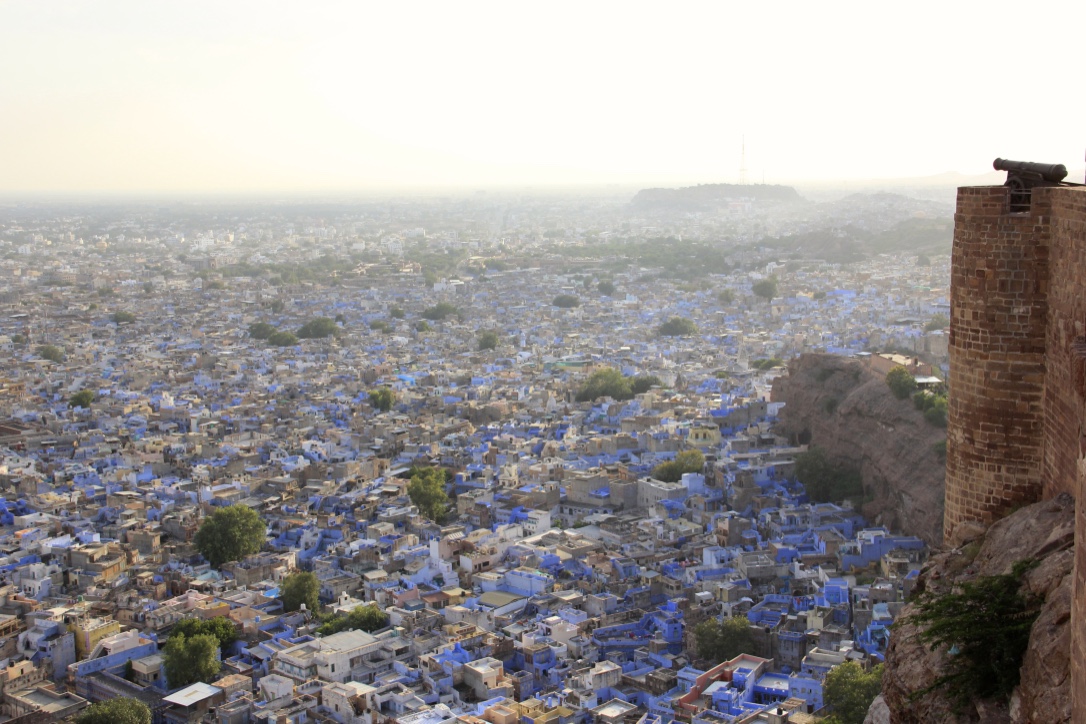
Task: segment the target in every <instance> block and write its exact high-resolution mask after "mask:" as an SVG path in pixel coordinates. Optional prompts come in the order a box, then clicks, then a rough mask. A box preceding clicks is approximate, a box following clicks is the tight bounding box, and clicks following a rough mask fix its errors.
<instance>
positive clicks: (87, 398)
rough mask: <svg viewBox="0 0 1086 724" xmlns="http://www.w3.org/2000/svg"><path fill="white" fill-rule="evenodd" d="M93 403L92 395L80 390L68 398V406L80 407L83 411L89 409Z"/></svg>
mask: <svg viewBox="0 0 1086 724" xmlns="http://www.w3.org/2000/svg"><path fill="white" fill-rule="evenodd" d="M92 402H94V393H93V392H91V391H90V390H80V391H79V392H76V393H75V394H74V395H72V396H71V397H70V398H68V404H69V405H71V406H72V407H82V408H83V409H85V410H86V409H90V406H91V403H92Z"/></svg>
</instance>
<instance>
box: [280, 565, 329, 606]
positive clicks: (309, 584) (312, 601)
mask: <svg viewBox="0 0 1086 724" xmlns="http://www.w3.org/2000/svg"><path fill="white" fill-rule="evenodd" d="M320 593H321V582H320V581H319V580H318V579H317V577H316V576H315V575H314V574H312V573H310V572H309V571H296V572H294V573H291V574H290V575H289V576H287V577H286V578H284V579H283V585H282V586H280V592H279V600H280V601H282V602H283V610H285V611H287V612H288V613H289V612H290V611H297V610H298V609H299V608H301V607H302V604H303V603H304V604H305V607H306V609H308V610H310V611H312V612H314V613H316V612H317V611H319V610H320V605H321V604H320Z"/></svg>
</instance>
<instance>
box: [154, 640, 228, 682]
mask: <svg viewBox="0 0 1086 724" xmlns="http://www.w3.org/2000/svg"><path fill="white" fill-rule="evenodd" d="M218 650H219V640H218V639H217V638H215V637H214V636H212V635H210V634H198V635H196V636H193V637H191V638H189V637H188V636H185V635H184V634H177V635H176V636H171V637H170V638H169V639H168V640H167V641H166V646H165V649H164V656H163V664H164V665H165V668H166V682H167V683H168V684H169V686H170V688H171V689H176V688H179V687H182V686H189V685H190V684H195V683H196V682H197V681H211V680H212V679H214V678H215V675H216V674H218V673H219V669H220V668H222V663H221V662H220V661H219V659H218V658H217V656H216V654H217V653H218Z"/></svg>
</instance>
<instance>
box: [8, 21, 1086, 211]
mask: <svg viewBox="0 0 1086 724" xmlns="http://www.w3.org/2000/svg"><path fill="white" fill-rule="evenodd" d="M1084 21H1086V2H1082V1H1081V0H1079V1H1078V2H1062V1H1060V2H1055V1H1053V2H1044V3H1026V2H1024V1H1023V0H1019V2H1002V1H996V0H987V1H986V2H966V1H960V0H953V1H949V0H942V1H941V2H908V3H903V2H872V1H870V0H868V1H867V2H855V3H853V2H809V1H808V2H746V3H742V4H741V3H737V2H725V1H724V0H720V1H718V2H704V3H703V2H677V1H673V2H663V1H662V0H661V1H659V2H652V3H643V2H638V1H637V0H626V1H625V2H604V1H603V0H598V1H597V0H593V1H588V0H580V1H579V2H557V1H553V0H551V1H548V2H529V1H528V0H523V1H511V0H506V1H505V2H494V3H488V2H465V1H463V0H460V1H457V2H406V1H402V0H401V1H397V2H381V3H377V2H362V1H360V0H352V1H351V2H332V1H325V2H321V1H318V0H309V1H306V2H275V1H274V0H261V1H259V2H248V1H242V0H229V1H224V0H214V1H211V2H205V1H202V0H185V1H184V2H180V1H172V2H166V1H162V2H147V0H133V1H128V2H123V1H119V0H117V1H115V0H93V1H91V2H67V1H64V0H50V1H49V2H41V1H40V0H0V193H7V194H13V193H14V194H29V195H33V194H50V193H77V194H79V193H88V194H92V193H140V194H170V193H211V194H213V193H242V194H244V193H265V192H276V193H279V192H298V193H314V192H317V193H319V192H332V191H336V192H339V191H344V192H351V191H367V190H374V189H381V188H404V189H409V188H444V187H449V188H452V187H466V188H468V187H470V188H476V187H477V188H489V187H503V186H505V187H512V186H540V187H542V186H590V185H600V184H618V185H661V186H676V185H686V184H692V183H720V182H723V183H735V182H736V181H737V180H738V179H739V174H740V167H741V165H742V160H743V149H744V148H745V165H746V169H747V178H748V179H749V181H751V182H759V183H760V182H762V181H764V182H766V183H796V182H810V181H817V180H827V181H836V180H862V179H898V178H911V177H924V176H929V175H934V174H941V173H945V172H960V173H965V174H975V173H982V172H984V171H986V170H990V169H991V162H992V159H994V158H995V157H997V156H1001V157H1004V158H1013V159H1023V160H1032V161H1043V162H1047V163H1064V164H1066V165H1067V166H1068V167H1069V168H1073V169H1079V168H1081V167H1082V166H1083V156H1084V151H1086V92H1083V90H1082V88H1083V86H1084V85H1086V84H1084V82H1083V76H1086V63H1084V62H1083V61H1082V60H1081V58H1082V55H1083V50H1084V48H1083V46H1084V44H1086V43H1084V41H1083V36H1082V29H1083V27H1086V22H1084ZM1078 180H1081V179H1078Z"/></svg>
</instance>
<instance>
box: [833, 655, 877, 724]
mask: <svg viewBox="0 0 1086 724" xmlns="http://www.w3.org/2000/svg"><path fill="white" fill-rule="evenodd" d="M822 691H823V697H822V698H823V701H824V702H825V703H826V705H827V706H829V707H830V708H832V709H833V717H834V719H835V720H836V721H837V722H840V724H863V722H864V719H866V718H867V710H868V709H869V708H871V702H872V701H874V700H875V697H876V696H878V695H879V692H880V691H882V664H879V665H878V666H876V667H875V668H873V669H871V671H864V670H863V669H862V668H860V665H859V664H858V663H856V662H855V661H846V662H845V663H843V664H839V665H837V666H835V667H833V668H832V669H830V673H828V674H826V681H825V683H824V684H823V689H822Z"/></svg>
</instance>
